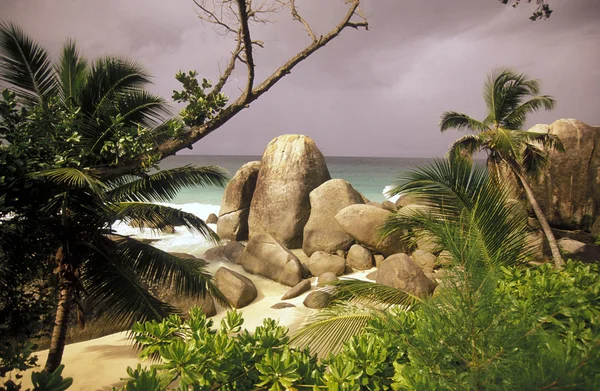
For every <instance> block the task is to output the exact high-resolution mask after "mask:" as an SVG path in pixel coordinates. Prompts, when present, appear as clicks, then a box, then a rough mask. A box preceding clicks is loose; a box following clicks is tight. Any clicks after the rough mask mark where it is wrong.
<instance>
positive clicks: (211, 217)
mask: <svg viewBox="0 0 600 391" xmlns="http://www.w3.org/2000/svg"><path fill="white" fill-rule="evenodd" d="M218 220H219V218H218V217H217V215H216V214H214V213H211V214H209V215H208V217H207V218H206V224H217V221H218Z"/></svg>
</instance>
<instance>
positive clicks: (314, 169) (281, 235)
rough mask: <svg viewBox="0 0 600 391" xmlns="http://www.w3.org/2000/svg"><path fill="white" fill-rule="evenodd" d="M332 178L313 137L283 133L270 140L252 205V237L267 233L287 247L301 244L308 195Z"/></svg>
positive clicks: (250, 217)
mask: <svg viewBox="0 0 600 391" xmlns="http://www.w3.org/2000/svg"><path fill="white" fill-rule="evenodd" d="M329 179H331V177H330V176H329V171H328V170H327V165H326V164H325V158H324V157H323V154H322V153H321V151H319V148H317V146H316V144H315V142H314V141H313V140H312V139H310V138H308V137H306V136H302V135H284V136H279V137H277V138H276V139H274V140H273V141H271V142H270V143H269V145H267V148H266V149H265V152H264V153H263V156H262V160H261V166H260V171H259V172H258V179H257V182H256V189H255V190H254V195H253V196H252V202H251V204H250V215H249V217H248V225H249V232H250V238H252V237H253V236H255V235H258V234H261V233H268V234H271V235H273V237H275V238H276V239H277V240H279V241H280V242H281V244H283V245H284V246H286V247H288V248H300V247H302V236H303V231H304V226H305V225H306V222H307V221H308V217H309V215H310V202H309V194H310V192H311V191H313V190H314V189H316V188H317V187H319V186H320V185H321V184H322V183H324V182H326V181H328V180H329Z"/></svg>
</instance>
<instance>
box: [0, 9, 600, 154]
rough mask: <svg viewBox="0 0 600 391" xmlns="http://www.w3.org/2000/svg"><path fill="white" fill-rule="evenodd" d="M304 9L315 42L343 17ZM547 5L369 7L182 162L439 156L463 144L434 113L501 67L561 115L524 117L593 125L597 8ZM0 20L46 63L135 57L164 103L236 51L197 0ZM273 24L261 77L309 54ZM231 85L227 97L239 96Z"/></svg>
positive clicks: (7, 15)
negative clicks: (13, 25)
mask: <svg viewBox="0 0 600 391" xmlns="http://www.w3.org/2000/svg"><path fill="white" fill-rule="evenodd" d="M298 3H299V4H300V6H301V11H302V12H303V15H305V17H306V18H307V19H309V20H310V21H311V23H312V24H313V25H314V26H316V28H317V29H318V31H320V32H321V33H323V32H325V31H326V30H327V29H328V28H329V27H331V25H332V23H335V22H336V21H337V20H338V19H339V18H340V15H341V13H343V11H344V9H343V2H342V1H323V0H303V1H300V0H299V1H298ZM554 3H555V4H554ZM554 3H553V4H552V6H553V8H554V9H555V12H554V13H553V14H552V17H551V18H550V19H548V20H546V21H538V22H535V23H534V22H530V21H529V20H528V16H529V15H530V14H531V12H532V10H533V8H532V7H533V5H528V4H527V3H522V4H521V5H520V6H519V8H518V9H513V8H512V7H509V6H504V5H502V4H501V3H500V2H499V1H496V0H486V1H483V0H454V1H421V0H364V5H363V9H364V11H365V13H366V14H367V15H368V17H369V23H370V31H368V32H364V31H355V30H345V31H344V32H343V33H342V35H341V36H340V37H338V38H336V39H335V40H334V41H332V42H331V43H330V44H328V45H327V46H326V47H325V48H323V49H321V50H320V51H318V52H317V53H315V54H314V55H313V56H311V57H310V58H308V59H307V60H305V61H304V62H302V63H301V64H299V65H298V66H297V67H296V68H295V69H294V70H293V72H292V74H291V75H288V76H286V78H284V79H283V80H282V81H281V82H280V83H278V84H277V85H276V86H274V87H273V88H272V89H271V90H270V91H269V92H268V93H267V94H265V95H263V96H262V97H261V98H260V99H259V100H258V101H257V102H255V103H253V104H252V105H251V107H250V108H249V109H248V110H245V111H243V112H242V113H240V114H239V115H238V116H236V117H235V118H234V119H233V120H232V121H230V122H229V123H227V124H226V125H224V126H223V127H222V128H221V129H219V130H217V131H216V132H214V133H213V134H211V135H210V136H208V137H207V138H206V139H204V140H202V141H201V142H199V143H198V144H197V145H196V146H195V148H194V150H193V151H191V152H190V151H185V152H184V153H197V154H246V155H252V154H260V153H262V150H263V148H264V147H265V145H266V144H267V143H268V142H269V141H270V140H271V139H272V138H274V137H276V136H277V135H280V134H283V133H304V134H307V135H309V136H310V137H313V138H314V139H315V140H316V141H317V143H318V145H319V146H320V148H321V149H322V150H323V151H324V153H325V154H328V155H358V156H410V157H419V156H423V157H430V156H442V155H443V154H444V153H445V151H446V150H447V147H448V145H449V144H450V143H451V142H452V141H453V140H454V139H456V138H457V137H458V136H459V135H460V134H459V133H458V132H453V131H449V132H446V133H445V134H440V132H439V130H438V120H439V116H440V115H441V113H442V112H443V111H444V110H458V111H463V112H467V113H469V114H471V115H473V116H476V117H480V116H482V115H483V113H484V107H483V102H482V99H481V90H482V85H483V82H484V80H485V77H486V75H487V74H488V73H489V71H490V70H491V69H493V68H495V67H499V66H509V67H512V68H514V69H516V70H517V71H520V72H525V73H527V74H528V75H530V76H531V77H535V78H539V79H541V81H542V92H544V93H549V94H551V95H554V96H555V98H556V99H557V101H558V106H557V108H556V110H554V111H553V112H550V113H547V112H544V113H539V114H536V115H534V116H532V117H531V121H530V123H531V124H533V123H536V122H544V123H550V122H553V121H554V120H556V119H558V118H564V117H567V118H577V119H580V120H582V121H584V122H587V123H590V124H595V125H600V111H598V110H597V107H598V103H599V102H600V90H599V89H598V85H600V84H599V82H600V68H599V67H598V66H597V64H598V63H599V62H600V51H599V50H598V43H599V42H600V27H599V26H598V23H597V20H598V17H599V16H600V3H598V1H597V0H570V1H569V2H558V1H556V2H554ZM0 12H1V14H2V15H3V16H2V17H3V19H5V20H11V21H15V22H17V23H18V24H20V25H21V26H22V27H23V28H24V29H25V30H26V31H28V32H29V33H30V34H31V35H32V36H34V38H35V39H37V40H38V41H40V42H41V43H42V44H44V45H46V46H47V47H49V48H50V49H51V50H52V51H53V53H57V52H58V50H59V48H60V45H61V44H62V42H64V40H65V38H66V37H67V36H71V37H74V38H75V39H76V40H77V42H78V45H79V47H80V49H81V50H82V51H83V52H84V53H85V55H86V56H87V57H89V58H93V57H97V56H100V55H103V54H108V53H111V54H119V55H124V56H129V57H133V58H136V59H137V60H139V61H140V62H141V63H143V64H144V65H145V66H146V67H148V68H149V69H150V71H151V73H152V74H153V75H155V85H154V86H153V87H152V88H153V90H154V91H155V92H157V93H159V94H161V95H163V96H165V97H170V95H171V92H172V90H173V89H174V88H178V85H177V82H176V81H175V79H174V77H173V76H174V74H175V72H177V71H178V70H179V69H182V70H189V69H197V70H198V71H199V72H200V74H201V75H202V76H205V77H208V78H212V79H213V80H214V79H216V78H217V77H218V74H219V66H220V67H221V69H222V68H223V67H224V66H225V62H226V59H227V56H228V53H229V52H230V51H231V50H232V42H231V40H228V39H227V38H224V37H223V36H221V35H219V34H216V33H215V32H214V31H213V30H212V29H211V27H210V26H207V25H206V24H204V25H203V24H202V23H201V22H200V20H199V19H198V18H197V17H196V15H195V13H194V10H193V3H192V2H191V0H168V1H167V0H127V1H119V0H105V1H102V2H92V1H86V0H2V2H1V4H0ZM276 19H277V20H276V21H277V22H278V23H274V24H268V25H264V26H256V29H255V30H254V34H255V37H257V38H259V39H262V40H264V41H265V45H266V48H265V49H264V50H263V49H260V50H257V52H256V63H257V64H258V69H257V73H258V76H259V77H265V76H266V75H268V74H269V73H270V72H272V71H273V70H274V69H275V68H276V67H277V66H278V65H279V64H281V62H282V61H284V60H285V59H286V58H288V57H289V56H290V55H292V54H294V53H295V52H297V51H298V50H299V49H301V48H302V47H303V45H305V44H306V43H308V41H307V39H308V37H307V35H306V33H305V32H304V31H303V30H302V27H301V26H300V25H299V24H297V23H295V24H294V23H291V20H290V17H289V15H288V14H282V15H279V16H278V17H277V18H276ZM235 76H236V77H234V78H232V80H231V83H230V84H228V86H227V88H226V92H227V93H228V94H230V95H235V94H237V93H239V89H240V88H242V87H243V85H244V80H243V75H242V74H238V75H235Z"/></svg>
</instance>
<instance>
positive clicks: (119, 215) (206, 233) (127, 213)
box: [110, 202, 219, 243]
mask: <svg viewBox="0 0 600 391" xmlns="http://www.w3.org/2000/svg"><path fill="white" fill-rule="evenodd" d="M110 208H111V210H112V219H111V220H112V222H114V221H116V220H121V221H123V222H125V223H134V225H136V226H138V227H139V228H141V229H144V228H151V229H157V228H162V227H169V226H179V225H183V226H185V227H186V228H187V229H188V230H190V231H191V232H196V233H198V234H200V235H202V236H203V237H205V238H206V239H208V240H210V241H211V242H213V243H217V242H218V241H219V237H218V236H217V234H216V233H215V232H214V231H213V230H212V229H210V227H209V226H208V225H206V223H205V222H204V220H202V219H201V218H200V217H198V216H196V215H194V214H192V213H187V212H184V211H182V210H179V209H175V208H171V207H169V206H165V205H159V204H150V203H144V202H119V203H114V204H112V205H110Z"/></svg>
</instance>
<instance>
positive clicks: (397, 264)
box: [204, 120, 600, 308]
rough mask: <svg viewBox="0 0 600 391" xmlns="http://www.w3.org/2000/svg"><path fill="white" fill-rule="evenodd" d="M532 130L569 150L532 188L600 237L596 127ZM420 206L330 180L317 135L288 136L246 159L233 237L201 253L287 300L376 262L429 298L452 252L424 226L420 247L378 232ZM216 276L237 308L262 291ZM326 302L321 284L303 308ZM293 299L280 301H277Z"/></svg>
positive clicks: (230, 215)
mask: <svg viewBox="0 0 600 391" xmlns="http://www.w3.org/2000/svg"><path fill="white" fill-rule="evenodd" d="M530 131H536V132H549V133H552V134H556V135H558V136H559V137H560V139H561V140H562V142H563V144H564V145H565V149H566V150H567V152H566V153H559V152H551V153H550V155H549V157H548V162H549V166H548V175H543V176H542V177H541V180H540V181H539V182H538V183H536V184H535V185H534V191H535V194H536V196H537V198H538V201H539V202H540V204H541V205H542V207H543V208H544V211H545V212H546V216H548V218H549V220H550V223H551V225H553V226H555V227H569V228H577V229H587V230H588V231H589V230H591V231H592V233H593V234H596V235H598V234H600V217H599V216H600V190H599V189H600V170H599V166H600V144H599V143H600V128H598V127H596V128H594V127H590V126H587V125H585V124H583V123H581V122H579V121H576V120H559V121H556V122H555V123H553V124H552V125H549V126H548V125H536V126H535V127H534V128H532V129H531V130H530ZM525 207H526V206H525ZM423 208H426V206H423V205H419V204H418V200H417V199H415V198H413V197H411V196H403V197H400V198H399V199H398V200H397V201H396V202H395V203H393V202H390V201H384V202H383V203H377V202H371V201H369V200H368V199H367V198H366V197H365V196H364V195H363V194H361V193H360V192H358V191H357V190H356V189H354V187H352V185H351V184H350V183H348V182H346V181H345V180H343V179H331V176H330V174H329V171H328V169H327V165H326V163H325V158H324V157H323V154H322V153H321V151H319V149H318V148H317V146H316V144H315V142H314V141H313V140H311V139H310V138H308V137H306V136H302V135H283V136H280V137H277V138H276V139H274V140H273V141H271V142H270V143H269V144H268V146H267V147H266V149H265V152H264V154H263V156H262V158H261V160H260V161H256V162H250V163H247V164H245V165H244V166H242V167H241V168H240V169H239V170H238V172H237V173H236V174H235V176H234V177H233V178H232V179H231V181H230V182H229V184H228V185H227V187H226V188H225V193H224V195H223V201H222V204H221V209H220V212H219V216H218V218H217V219H216V220H217V222H216V223H217V233H218V235H219V236H220V237H221V238H222V239H227V240H229V241H230V242H229V243H228V244H226V245H223V246H217V247H215V248H213V249H210V250H208V251H207V252H206V254H205V255H204V259H206V260H207V261H211V260H226V261H229V262H232V263H235V264H238V265H241V266H242V267H243V269H244V270H245V271H246V272H248V273H251V274H256V275H260V276H263V277H266V278H269V279H271V280H273V281H277V282H279V283H281V284H283V285H287V286H289V287H291V289H290V291H289V292H287V293H286V294H285V295H284V296H283V297H282V300H288V299H291V298H294V297H297V296H299V295H301V294H303V293H305V292H307V291H309V290H311V287H312V285H311V282H310V280H308V278H310V277H311V276H312V277H317V279H318V280H317V281H318V283H317V286H323V285H326V284H329V283H331V282H332V281H335V280H337V278H338V277H339V276H342V275H344V274H347V273H352V272H354V271H360V270H369V269H371V268H374V267H376V268H377V271H375V272H372V273H370V274H369V275H368V276H367V278H368V279H371V280H374V281H376V282H377V283H379V284H384V285H388V286H391V287H395V288H399V289H402V290H404V291H407V292H409V293H411V294H413V295H416V296H425V295H430V294H432V292H433V291H434V289H435V288H436V285H437V282H436V281H437V280H439V279H440V278H441V276H442V275H443V271H440V270H439V267H440V266H443V265H448V264H449V263H450V262H451V260H452V257H451V255H450V253H448V252H447V251H442V250H443V249H442V248H440V246H439V245H438V244H437V243H436V242H435V241H434V240H433V239H432V238H428V237H427V236H426V235H424V234H422V235H419V233H418V232H416V233H415V234H416V235H415V236H416V248H415V246H412V247H409V246H408V244H407V243H406V242H405V240H404V239H403V233H402V232H398V233H394V234H392V235H388V236H387V237H386V238H384V239H382V237H381V235H380V233H379V229H380V227H381V226H382V225H383V224H384V223H385V221H386V220H387V219H388V217H389V216H390V214H391V213H401V214H408V213H414V211H415V210H421V209H423ZM212 220H213V221H214V218H213V219H212ZM530 220H531V221H530V226H531V228H532V234H531V238H530V239H531V243H533V244H535V246H532V250H535V252H536V253H537V255H538V256H539V257H543V256H544V252H546V251H547V249H546V248H545V245H544V239H543V236H542V235H541V233H540V232H539V231H536V229H539V227H538V226H537V224H536V223H537V220H535V219H531V218H530ZM576 245H577V246H578V247H577V249H575V250H573V249H572V248H571V247H573V248H575V247H576ZM581 245H583V243H579V242H576V243H573V241H571V242H567V241H561V249H562V250H563V251H565V252H571V253H573V251H579V252H586V251H587V252H589V251H590V250H589V249H588V248H587V247H585V248H583V247H581ZM594 251H596V250H594ZM215 279H216V282H217V286H218V287H219V288H220V289H221V290H222V291H223V293H224V294H225V296H226V297H227V298H228V300H229V301H230V303H231V304H232V306H234V307H236V308H239V307H242V306H245V305H247V304H249V303H250V302H252V301H253V300H254V299H255V298H256V296H257V292H256V287H254V284H252V282H251V281H250V280H248V279H247V278H245V277H244V276H241V275H240V274H239V273H235V272H234V271H231V270H228V269H225V268H221V269H220V270H219V271H218V272H217V275H216V278H215ZM329 300H330V297H329V294H328V293H327V292H326V291H324V290H316V291H314V292H311V293H310V294H309V295H308V296H307V297H306V300H305V301H304V305H305V306H307V307H309V308H320V307H323V306H325V305H327V303H328V302H329ZM289 306H292V304H290V303H278V304H277V305H276V308H286V307H289Z"/></svg>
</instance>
